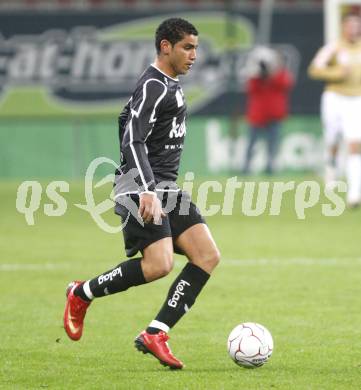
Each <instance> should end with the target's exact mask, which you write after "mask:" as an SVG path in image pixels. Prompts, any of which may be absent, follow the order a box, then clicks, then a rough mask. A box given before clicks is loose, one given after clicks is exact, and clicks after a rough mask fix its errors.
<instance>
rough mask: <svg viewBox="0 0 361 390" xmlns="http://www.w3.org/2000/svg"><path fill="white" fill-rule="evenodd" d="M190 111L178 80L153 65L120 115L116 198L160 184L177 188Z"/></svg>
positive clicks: (139, 81) (149, 189)
mask: <svg viewBox="0 0 361 390" xmlns="http://www.w3.org/2000/svg"><path fill="white" fill-rule="evenodd" d="M186 112H187V108H186V103H185V100H184V95H183V91H182V88H181V87H180V85H179V81H178V79H173V78H171V77H169V76H167V75H166V74H165V73H163V72H162V71H160V70H159V69H158V68H156V67H155V66H154V65H150V66H149V67H148V68H147V69H146V70H145V71H144V73H143V74H142V75H141V77H140V79H139V80H138V82H137V85H136V88H135V90H134V92H133V95H132V96H131V98H130V100H129V101H128V103H127V105H126V106H125V107H124V109H123V111H122V112H121V114H120V115H119V121H118V122H119V142H120V152H121V164H120V167H119V168H118V169H117V171H116V179H115V197H117V196H119V195H121V194H125V193H140V192H143V191H154V190H155V186H156V185H157V184H158V183H160V182H168V186H167V188H168V189H171V190H172V189H173V190H174V189H177V186H176V184H175V181H176V179H177V176H178V169H179V163H180V157H181V153H182V149H183V145H184V138H185V134H186V125H185V120H186ZM130 172H131V173H132V174H131V175H130ZM162 187H163V186H162Z"/></svg>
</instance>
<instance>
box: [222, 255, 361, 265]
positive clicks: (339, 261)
mask: <svg viewBox="0 0 361 390" xmlns="http://www.w3.org/2000/svg"><path fill="white" fill-rule="evenodd" d="M220 264H222V265H230V266H237V267H242V266H263V265H270V266H285V265H304V266H313V265H317V266H318V265H321V266H345V265H347V266H353V265H361V257H360V258H352V257H347V258H346V257H345V258H307V257H299V258H298V257H295V258H288V259H267V258H264V259H223V260H221V263H220Z"/></svg>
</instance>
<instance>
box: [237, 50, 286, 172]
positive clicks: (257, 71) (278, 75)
mask: <svg viewBox="0 0 361 390" xmlns="http://www.w3.org/2000/svg"><path fill="white" fill-rule="evenodd" d="M246 78H247V82H246V120H247V123H248V125H249V128H248V131H249V139H248V145H247V150H246V156H245V162H244V166H243V173H244V174H249V172H250V165H251V161H252V155H253V150H254V146H255V144H256V141H257V140H258V138H260V137H262V138H265V139H266V143H267V165H266V169H265V172H266V173H267V174H272V173H273V171H274V160H275V157H276V154H277V149H278V142H279V131H280V125H281V123H282V121H283V120H284V119H285V118H286V117H287V115H288V106H289V92H290V89H291V88H292V86H293V76H292V74H291V73H290V72H289V71H288V70H287V69H286V67H285V66H284V63H283V59H282V57H281V54H280V53H279V52H278V51H276V50H273V49H271V48H268V47H257V48H255V49H254V50H253V51H252V52H251V54H250V57H249V59H248V63H247V65H246Z"/></svg>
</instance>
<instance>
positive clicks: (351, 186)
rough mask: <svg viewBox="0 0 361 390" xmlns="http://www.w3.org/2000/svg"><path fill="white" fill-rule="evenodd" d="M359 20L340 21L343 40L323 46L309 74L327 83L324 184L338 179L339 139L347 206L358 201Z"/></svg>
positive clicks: (323, 110)
mask: <svg viewBox="0 0 361 390" xmlns="http://www.w3.org/2000/svg"><path fill="white" fill-rule="evenodd" d="M360 36H361V19H360V17H359V16H358V15H355V14H348V15H346V16H345V17H344V18H343V21H342V39H340V40H339V41H338V42H333V43H330V44H327V45H325V46H323V47H322V48H321V49H320V50H319V51H318V52H317V54H316V56H315V58H314V59H313V60H312V63H311V65H310V68H309V75H310V76H311V77H312V78H314V79H318V80H323V81H325V82H326V86H325V90H324V92H323V94H322V98H321V119H322V122H323V127H324V138H325V144H326V153H327V158H326V170H325V182H326V186H331V187H332V185H333V183H334V181H335V180H336V179H337V164H336V160H337V154H338V149H339V140H340V138H341V137H342V138H344V140H345V142H346V144H347V148H348V158H347V163H346V178H347V183H348V191H347V203H348V205H349V207H357V206H359V205H360V204H361V127H360V112H361V39H360Z"/></svg>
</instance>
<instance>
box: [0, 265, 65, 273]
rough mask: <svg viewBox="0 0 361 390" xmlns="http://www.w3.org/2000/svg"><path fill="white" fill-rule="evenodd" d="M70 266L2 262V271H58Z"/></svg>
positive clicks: (0, 270) (0, 268)
mask: <svg viewBox="0 0 361 390" xmlns="http://www.w3.org/2000/svg"><path fill="white" fill-rule="evenodd" d="M65 268H69V264H53V263H45V264H44V263H43V264H28V263H24V264H21V263H16V264H15V263H0V272H2V271H5V272H7V271H8V272H11V271H56V270H59V269H65Z"/></svg>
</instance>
